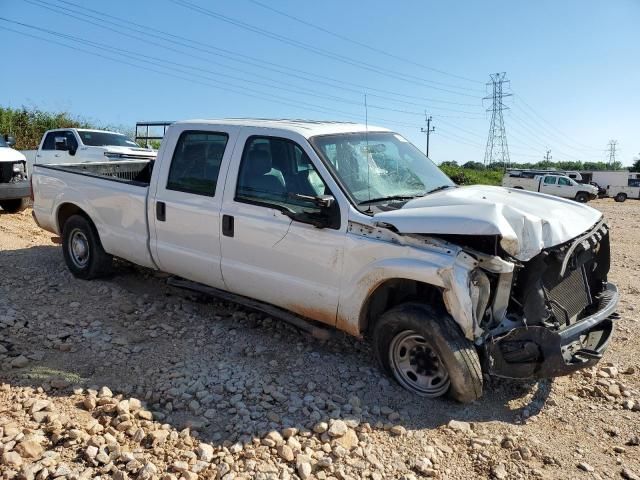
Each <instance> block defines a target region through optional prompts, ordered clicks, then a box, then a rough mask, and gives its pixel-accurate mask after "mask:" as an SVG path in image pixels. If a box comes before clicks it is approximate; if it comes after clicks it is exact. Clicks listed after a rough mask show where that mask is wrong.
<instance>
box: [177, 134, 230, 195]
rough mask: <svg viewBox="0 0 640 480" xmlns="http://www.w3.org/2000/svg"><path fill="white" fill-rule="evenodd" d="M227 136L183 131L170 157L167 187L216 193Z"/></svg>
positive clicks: (199, 193)
mask: <svg viewBox="0 0 640 480" xmlns="http://www.w3.org/2000/svg"><path fill="white" fill-rule="evenodd" d="M228 139H229V137H228V136H227V134H226V133H213V132H199V131H198V132H196V131H187V132H183V133H182V134H181V135H180V138H179V139H178V143H177V145H176V149H175V151H174V152H173V158H172V159H171V166H170V168H169V179H168V180H167V190H177V191H180V192H187V193H195V194H196V195H206V196H208V197H213V196H215V194H216V183H217V181H218V174H219V173H220V165H221V163H222V157H223V155H224V151H225V148H226V146H227V140H228Z"/></svg>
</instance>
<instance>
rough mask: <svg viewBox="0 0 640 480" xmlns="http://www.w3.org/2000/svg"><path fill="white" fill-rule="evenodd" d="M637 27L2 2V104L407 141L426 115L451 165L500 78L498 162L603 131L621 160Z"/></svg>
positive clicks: (281, 3)
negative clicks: (255, 120) (383, 130)
mask: <svg viewBox="0 0 640 480" xmlns="http://www.w3.org/2000/svg"><path fill="white" fill-rule="evenodd" d="M7 20H9V21H7ZM15 22H19V23H15ZM127 22H129V23H127ZM638 25H640V1H639V0H613V1H606V2H605V1H601V0H539V1H536V2H528V1H525V0H504V1H500V0H495V1H493V0H490V1H488V2H478V1H475V0H468V1H456V0H454V1H446V2H442V1H433V0H405V1H403V2H388V1H386V0H369V1H367V2H355V1H350V2H347V1H344V0H323V1H322V2H317V1H314V2H312V1H306V0H298V1H292V0H234V1H221V0H217V1H216V0H154V1H153V2H152V1H150V0H144V1H143V0H138V1H131V0H128V1H125V0H110V1H109V2H102V1H100V2H98V1H81V0H0V45H2V46H3V48H2V52H3V68H2V74H1V75H0V105H2V106H11V107H20V106H23V105H24V106H27V107H37V108H39V109H42V110H51V111H68V112H70V113H72V114H73V115H77V116H80V117H83V118H86V119H89V120H92V121H95V122H98V123H100V124H111V125H122V126H124V127H126V128H128V129H133V125H134V124H135V122H136V121H151V120H185V119H189V118H223V117H264V118H309V119H324V120H346V121H357V122H361V123H364V121H365V113H366V115H367V117H368V122H369V124H370V125H379V126H384V127H388V128H391V129H393V130H395V131H397V132H399V133H401V134H402V135H404V136H405V137H407V138H408V139H409V140H411V141H412V142H413V143H415V144H416V145H417V146H418V147H420V148H421V149H424V148H425V143H426V135H425V134H424V133H422V132H421V128H424V127H425V122H424V120H425V115H424V112H425V111H426V112H428V113H429V114H430V115H431V116H432V117H433V121H432V125H433V126H434V127H435V131H434V132H433V133H432V134H431V137H430V157H431V158H432V159H433V160H435V161H436V162H442V161H450V160H455V161H458V162H459V163H465V162H467V161H483V159H484V155H485V146H486V143H487V136H488V132H489V125H490V117H491V115H490V113H487V109H489V108H490V107H491V100H483V97H485V96H487V95H488V94H489V89H488V87H487V85H486V84H487V82H489V81H490V74H492V73H497V72H505V73H506V79H508V80H509V83H507V84H505V85H504V92H505V93H509V94H511V95H509V96H506V97H505V98H504V100H503V102H504V105H505V110H504V123H505V129H506V135H507V141H508V144H509V150H510V154H511V155H510V157H511V161H512V162H532V161H538V160H542V159H543V157H544V155H545V153H546V151H547V150H551V153H550V154H551V156H552V159H553V160H582V161H605V160H606V159H607V158H608V143H609V141H610V140H612V139H613V140H617V142H618V143H617V153H616V159H617V160H620V161H622V162H623V164H625V165H629V164H631V162H632V161H633V158H634V156H637V155H639V154H640V128H639V127H640V115H639V112H640V94H639V90H640V61H638V60H639V59H640V41H639V39H638V34H637V28H638ZM19 32H21V33H19ZM25 34H26V35H25ZM35 37H38V38H35ZM365 96H366V99H367V106H368V108H367V109H366V112H365V105H364V103H365Z"/></svg>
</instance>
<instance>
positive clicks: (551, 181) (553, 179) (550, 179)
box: [544, 177, 556, 185]
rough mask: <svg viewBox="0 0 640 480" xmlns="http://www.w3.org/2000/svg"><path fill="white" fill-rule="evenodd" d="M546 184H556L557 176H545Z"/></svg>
mask: <svg viewBox="0 0 640 480" xmlns="http://www.w3.org/2000/svg"><path fill="white" fill-rule="evenodd" d="M544 184H545V185H555V184H556V177H545V179H544Z"/></svg>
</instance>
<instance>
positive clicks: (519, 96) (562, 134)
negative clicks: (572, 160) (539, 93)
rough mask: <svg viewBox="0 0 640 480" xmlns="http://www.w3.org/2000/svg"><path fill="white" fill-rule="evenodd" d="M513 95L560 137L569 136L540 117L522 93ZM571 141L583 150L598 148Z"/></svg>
mask: <svg viewBox="0 0 640 480" xmlns="http://www.w3.org/2000/svg"><path fill="white" fill-rule="evenodd" d="M515 97H516V98H517V99H518V100H520V102H521V103H522V104H523V105H524V106H526V107H527V108H528V109H529V110H530V111H531V112H532V113H533V114H534V115H535V116H536V117H538V118H539V119H540V120H541V121H542V122H544V123H546V124H547V125H548V126H549V127H551V129H552V130H555V131H556V132H558V134H560V135H561V136H562V137H564V138H569V136H568V135H566V134H564V133H562V132H561V131H560V130H558V128H556V127H554V126H553V125H552V124H551V123H550V122H549V121H547V120H545V119H544V117H542V116H541V115H540V114H539V113H538V112H537V111H536V110H535V109H534V108H533V107H532V106H531V105H529V104H528V103H527V102H526V101H525V100H524V99H523V98H522V95H518V94H516V95H515ZM514 104H515V105H516V106H519V105H518V103H517V102H514ZM521 110H522V109H521ZM549 131H551V130H549ZM573 143H574V144H575V145H581V146H582V149H585V150H599V149H598V148H596V147H593V146H589V145H585V144H582V143H580V142H575V141H574V142H573ZM576 150H577V149H576Z"/></svg>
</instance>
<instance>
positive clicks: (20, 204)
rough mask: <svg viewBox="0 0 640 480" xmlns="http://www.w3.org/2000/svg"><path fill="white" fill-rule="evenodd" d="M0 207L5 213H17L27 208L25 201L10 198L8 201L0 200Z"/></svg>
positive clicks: (24, 199) (23, 199)
mask: <svg viewBox="0 0 640 480" xmlns="http://www.w3.org/2000/svg"><path fill="white" fill-rule="evenodd" d="M0 207H2V209H3V210H4V211H5V212H7V213H18V212H21V211H22V210H24V209H25V208H27V199H26V198H12V199H10V200H0Z"/></svg>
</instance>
